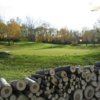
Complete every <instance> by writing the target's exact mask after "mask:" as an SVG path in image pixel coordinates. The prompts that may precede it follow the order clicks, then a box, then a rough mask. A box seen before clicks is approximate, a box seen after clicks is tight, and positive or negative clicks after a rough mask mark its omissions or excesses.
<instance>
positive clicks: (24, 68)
mask: <svg viewBox="0 0 100 100" xmlns="http://www.w3.org/2000/svg"><path fill="white" fill-rule="evenodd" d="M0 51H4V52H8V53H9V54H10V55H3V56H2V55H1V56H0V77H5V78H6V79H8V80H11V79H19V78H23V77H25V76H30V75H31V74H32V73H34V72H35V71H36V70H40V69H45V68H46V69H47V68H53V67H57V66H63V65H87V64H94V62H95V61H98V60H100V47H99V46H98V45H97V46H96V47H92V46H91V45H89V46H88V47H86V46H85V45H81V46H69V45H61V44H44V43H33V42H19V43H15V44H14V45H11V46H6V45H4V44H1V45H0Z"/></svg>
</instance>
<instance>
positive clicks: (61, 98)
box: [58, 97, 66, 100]
mask: <svg viewBox="0 0 100 100" xmlns="http://www.w3.org/2000/svg"><path fill="white" fill-rule="evenodd" d="M58 100H66V99H65V98H64V97H60V98H59V99H58Z"/></svg>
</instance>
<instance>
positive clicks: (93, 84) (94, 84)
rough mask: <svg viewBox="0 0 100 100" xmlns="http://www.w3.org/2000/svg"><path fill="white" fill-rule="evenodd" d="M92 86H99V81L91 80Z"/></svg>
mask: <svg viewBox="0 0 100 100" xmlns="http://www.w3.org/2000/svg"><path fill="white" fill-rule="evenodd" d="M90 84H91V85H92V86H94V87H95V88H96V87H97V85H98V84H97V81H91V83H90Z"/></svg>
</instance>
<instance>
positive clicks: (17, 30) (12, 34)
mask: <svg viewBox="0 0 100 100" xmlns="http://www.w3.org/2000/svg"><path fill="white" fill-rule="evenodd" d="M6 36H7V40H8V41H9V42H10V41H13V42H14V41H15V40H17V39H19V38H20V36H21V27H20V25H19V24H18V23H17V22H16V21H15V20H13V19H12V20H10V21H9V22H8V24H7V33H6Z"/></svg>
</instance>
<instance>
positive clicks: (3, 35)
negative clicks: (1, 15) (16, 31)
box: [0, 19, 6, 40]
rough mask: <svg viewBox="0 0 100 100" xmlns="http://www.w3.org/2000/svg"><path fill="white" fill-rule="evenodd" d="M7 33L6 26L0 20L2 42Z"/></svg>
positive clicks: (0, 38)
mask: <svg viewBox="0 0 100 100" xmlns="http://www.w3.org/2000/svg"><path fill="white" fill-rule="evenodd" d="M5 32H6V24H5V23H4V22H3V20H2V19H0V40H3V39H4V37H5Z"/></svg>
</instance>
